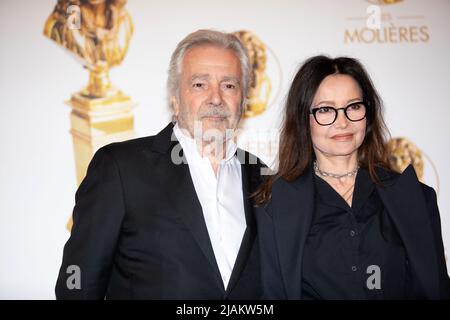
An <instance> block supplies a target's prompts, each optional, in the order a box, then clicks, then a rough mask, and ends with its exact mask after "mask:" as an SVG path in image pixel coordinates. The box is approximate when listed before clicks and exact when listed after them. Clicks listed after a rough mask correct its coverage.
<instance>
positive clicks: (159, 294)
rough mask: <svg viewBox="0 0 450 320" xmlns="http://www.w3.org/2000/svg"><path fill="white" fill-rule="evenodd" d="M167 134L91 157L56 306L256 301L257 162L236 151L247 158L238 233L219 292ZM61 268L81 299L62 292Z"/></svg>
mask: <svg viewBox="0 0 450 320" xmlns="http://www.w3.org/2000/svg"><path fill="white" fill-rule="evenodd" d="M172 128H173V125H172V124H169V125H168V126H167V127H166V128H165V129H163V130H162V131H161V132H160V133H159V134H158V135H156V136H151V137H145V138H140V139H134V140H130V141H126V142H121V143H114V144H110V145H108V146H105V147H103V148H101V149H99V150H98V151H97V152H96V154H95V156H94V157H93V159H92V161H91V163H90V165H89V168H88V172H87V175H86V177H85V179H84V180H83V182H82V183H81V185H80V187H79V189H78V190H77V193H76V196H75V197H76V205H75V208H74V212H73V222H74V224H73V229H72V234H71V236H70V238H69V240H68V241H67V243H66V245H65V247H64V255H63V261H62V266H61V269H60V272H59V277H58V280H57V284H56V297H57V298H59V299H72V298H74V299H103V298H105V297H106V298H107V299H256V298H260V297H261V289H260V278H259V275H260V274H259V258H258V248H257V241H256V240H255V239H256V230H255V221H254V215H253V211H252V210H253V209H252V206H251V205H250V203H249V200H248V197H247V195H248V194H249V193H250V192H252V191H253V190H254V188H255V187H257V185H258V183H259V172H260V170H259V167H260V166H261V164H260V162H259V161H256V162H257V163H256V164H254V165H251V164H248V163H249V160H248V158H249V157H250V155H249V154H248V153H244V152H243V151H242V150H241V153H240V154H241V155H242V154H244V155H245V157H246V159H245V160H246V162H245V163H243V164H242V185H243V193H244V201H245V203H244V207H245V216H246V221H247V228H246V231H245V233H244V237H243V241H242V244H241V247H240V250H239V253H238V256H237V259H236V263H235V266H234V269H233V272H232V275H231V278H230V281H229V285H228V288H227V289H226V290H225V289H224V285H223V282H222V279H221V276H220V272H219V269H218V266H217V263H216V260H215V257H214V253H213V249H212V245H211V242H210V239H209V235H208V231H207V228H206V224H205V221H204V218H203V213H202V208H201V205H200V202H199V200H198V198H197V195H196V192H195V188H194V185H193V182H192V179H191V176H190V172H189V167H188V165H187V164H179V165H177V164H174V163H173V162H172V160H171V153H172V150H178V151H176V152H179V150H180V148H175V149H174V147H175V146H176V145H178V141H176V140H175V141H171V136H172V132H173V130H172ZM174 152H175V151H174ZM238 158H239V157H238ZM241 158H242V157H241ZM242 160H243V159H241V163H242V162H243V161H242ZM251 160H252V161H253V163H255V160H257V159H256V157H254V156H253V157H252V159H251ZM70 265H77V266H79V267H80V271H81V289H72V290H70V289H68V287H67V285H66V282H67V279H68V278H69V277H70V276H71V275H72V273H67V268H68V267H69V266H70ZM69 281H71V280H69Z"/></svg>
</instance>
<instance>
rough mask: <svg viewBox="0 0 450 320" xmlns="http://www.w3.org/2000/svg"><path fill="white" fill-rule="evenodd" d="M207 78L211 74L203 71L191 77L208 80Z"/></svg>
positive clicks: (192, 79) (192, 78)
mask: <svg viewBox="0 0 450 320" xmlns="http://www.w3.org/2000/svg"><path fill="white" fill-rule="evenodd" d="M207 79H209V75H207V74H202V73H196V74H193V75H192V77H191V81H194V80H207Z"/></svg>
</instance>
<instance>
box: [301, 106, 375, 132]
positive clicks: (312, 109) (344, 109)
mask: <svg viewBox="0 0 450 320" xmlns="http://www.w3.org/2000/svg"><path fill="white" fill-rule="evenodd" d="M355 104H362V105H363V106H364V108H365V111H364V116H363V117H362V118H361V119H358V120H352V119H350V118H349V117H348V115H347V110H348V108H349V107H351V106H353V105H355ZM321 108H330V109H333V110H334V120H333V121H332V122H330V123H327V124H321V123H320V122H319V121H317V117H316V113H317V111H318V110H320V109H321ZM339 110H343V111H344V115H345V117H346V118H347V119H348V120H349V121H351V122H358V121H361V120H363V119H364V118H366V115H367V103H366V102H364V101H355V102H352V103H349V104H348V105H347V106H346V107H343V108H335V107H331V106H322V107H314V108H311V110H309V113H310V114H312V115H313V116H314V120H316V122H317V124H318V125H320V126H331V125H332V124H333V123H335V122H336V120H337V117H338V113H339Z"/></svg>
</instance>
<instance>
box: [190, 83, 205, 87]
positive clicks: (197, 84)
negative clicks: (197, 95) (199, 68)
mask: <svg viewBox="0 0 450 320" xmlns="http://www.w3.org/2000/svg"><path fill="white" fill-rule="evenodd" d="M204 86H205V84H204V83H199V82H197V83H194V84H193V85H192V87H194V88H203V87H204Z"/></svg>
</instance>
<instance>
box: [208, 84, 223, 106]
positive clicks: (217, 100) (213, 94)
mask: <svg viewBox="0 0 450 320" xmlns="http://www.w3.org/2000/svg"><path fill="white" fill-rule="evenodd" d="M209 94H210V96H209V100H210V103H211V104H214V105H219V104H222V93H221V91H220V86H219V85H212V86H210V93H209Z"/></svg>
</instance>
